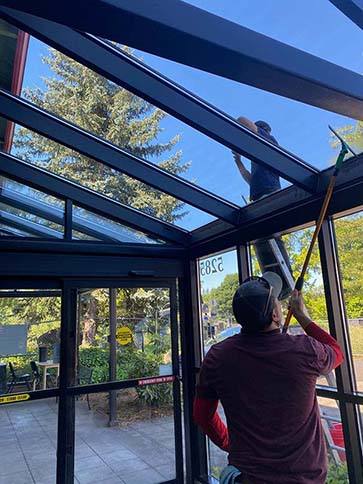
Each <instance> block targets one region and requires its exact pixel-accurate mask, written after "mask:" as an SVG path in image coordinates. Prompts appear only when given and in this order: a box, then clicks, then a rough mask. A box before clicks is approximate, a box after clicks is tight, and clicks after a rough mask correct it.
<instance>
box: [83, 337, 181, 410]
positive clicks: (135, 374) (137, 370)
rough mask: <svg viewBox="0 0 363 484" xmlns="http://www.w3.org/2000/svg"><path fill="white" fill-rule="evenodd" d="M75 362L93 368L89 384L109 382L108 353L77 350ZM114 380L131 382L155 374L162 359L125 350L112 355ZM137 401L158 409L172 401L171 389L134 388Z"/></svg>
mask: <svg viewBox="0 0 363 484" xmlns="http://www.w3.org/2000/svg"><path fill="white" fill-rule="evenodd" d="M79 361H80V364H81V365H82V366H86V367H88V368H93V374H92V383H103V382H106V381H108V380H109V351H108V349H107V350H106V349H104V348H97V347H80V349H79ZM116 362H117V366H116V379H117V380H132V379H135V378H144V377H148V376H155V375H158V374H159V364H160V363H161V362H162V355H161V354H159V355H155V354H153V353H152V352H148V351H145V352H144V353H143V352H142V351H141V350H138V349H136V348H135V347H134V346H126V347H124V348H121V349H118V350H117V354H116ZM137 394H138V397H139V399H140V400H141V401H142V402H144V403H147V404H148V405H151V406H160V405H164V404H167V403H170V402H171V401H172V386H171V385H169V384H167V383H166V384H160V385H149V386H145V387H142V388H137Z"/></svg>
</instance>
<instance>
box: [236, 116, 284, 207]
mask: <svg viewBox="0 0 363 484" xmlns="http://www.w3.org/2000/svg"><path fill="white" fill-rule="evenodd" d="M237 121H238V122H239V123H241V124H242V125H243V126H246V127H247V128H249V129H250V130H251V131H253V132H254V133H256V134H258V135H260V136H261V137H262V138H265V139H266V140H268V141H270V143H273V144H274V145H277V146H278V142H277V140H276V138H275V137H274V136H272V134H271V131H272V130H271V126H270V125H269V124H268V123H266V121H256V122H255V123H253V122H252V121H250V120H249V119H247V118H244V117H243V116H240V117H239V118H238V119H237ZM233 158H234V161H235V163H236V165H237V168H238V169H239V172H240V173H241V175H242V177H243V179H244V180H245V181H246V183H248V184H249V186H250V200H251V201H253V202H254V201H256V200H259V199H260V198H262V197H264V196H266V195H269V194H270V193H273V192H276V191H277V190H280V188H281V184H280V178H279V175H278V174H277V173H275V172H274V171H272V170H270V169H269V168H265V167H264V166H262V165H259V164H257V163H255V162H254V161H251V172H249V171H248V170H247V168H246V167H245V166H244V164H243V162H242V160H241V155H239V154H238V153H236V152H233Z"/></svg>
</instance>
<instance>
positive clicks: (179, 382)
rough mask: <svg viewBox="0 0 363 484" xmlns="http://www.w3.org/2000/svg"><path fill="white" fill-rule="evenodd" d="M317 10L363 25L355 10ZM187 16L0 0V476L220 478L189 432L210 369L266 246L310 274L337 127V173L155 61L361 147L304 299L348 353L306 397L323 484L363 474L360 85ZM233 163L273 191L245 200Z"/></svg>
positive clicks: (308, 57)
mask: <svg viewBox="0 0 363 484" xmlns="http://www.w3.org/2000/svg"><path fill="white" fill-rule="evenodd" d="M199 3H203V2H199ZM324 3H326V4H328V5H329V8H331V9H334V12H335V13H334V15H336V16H337V17H339V18H340V17H342V18H344V19H345V20H344V21H345V22H347V23H348V24H351V26H352V29H356V30H357V27H358V29H362V28H363V7H362V6H359V2H357V1H354V0H347V1H345V2H336V1H331V2H329V1H328V0H324ZM196 5H198V2H188V3H187V2H182V1H180V0H172V1H169V2H163V1H162V0H156V1H153V2H148V1H147V0H142V1H140V2H130V1H126V0H125V1H124V0H118V1H113V0H94V1H93V2H90V3H89V4H88V3H87V5H86V2H81V1H76V2H72V3H71V2H67V1H66V2H63V3H62V4H60V5H56V6H54V5H51V4H49V3H47V2H25V1H22V0H12V1H10V0H9V1H7V0H5V1H4V0H0V52H1V59H2V62H1V65H0V99H1V101H0V116H1V117H0V148H1V151H0V248H1V251H0V274H1V278H0V314H1V319H2V321H1V323H0V335H1V338H0V339H1V341H0V430H1V431H0V461H2V462H3V465H2V466H1V469H0V482H7V483H8V484H16V483H18V482H24V483H35V484H36V483H38V484H41V483H47V484H50V483H52V482H56V483H57V484H69V483H73V482H75V483H91V482H100V483H101V482H105V483H106V482H110V483H111V482H112V483H113V482H120V483H124V484H125V483H126V484H132V483H135V484H136V483H137V484H158V483H164V484H166V483H168V484H172V483H183V482H186V483H188V484H189V483H194V482H195V483H197V482H200V483H211V484H212V483H217V482H219V481H218V479H219V475H220V472H221V470H222V468H223V467H224V466H225V465H226V463H227V460H226V455H225V454H223V453H222V452H221V451H219V449H218V448H217V447H215V446H214V445H213V444H212V443H211V442H209V440H208V439H207V438H206V437H205V436H204V435H203V434H202V433H201V432H200V430H198V428H197V426H196V425H195V424H194V423H193V419H192V410H193V398H194V387H195V383H196V377H197V374H198V370H199V369H200V365H201V362H202V359H203V357H204V355H205V353H206V351H208V348H209V347H210V345H211V344H213V342H215V341H220V340H221V339H223V338H224V337H228V336H229V335H231V334H233V331H235V329H234V328H235V327H236V322H235V321H234V319H233V314H232V310H231V298H232V296H233V292H234V290H235V289H236V288H237V287H238V285H239V283H241V282H242V281H243V280H244V279H245V278H246V277H248V276H250V275H258V274H261V273H262V272H263V270H262V267H261V260H260V258H259V257H258V256H259V254H258V253H257V252H258V247H260V246H261V243H262V244H265V246H266V244H267V246H268V247H270V246H271V247H272V245H271V243H270V242H271V241H274V240H276V239H277V238H280V237H281V240H283V241H284V243H285V245H286V248H287V250H288V255H289V257H290V262H291V265H292V267H293V278H294V279H296V278H297V277H298V275H299V270H300V269H301V266H302V264H303V261H304V256H305V254H306V251H307V248H308V245H309V242H310V240H311V237H312V235H313V231H314V228H315V226H316V223H317V220H318V218H319V214H320V212H321V208H322V205H323V201H324V199H325V197H326V193H327V190H328V187H329V184H330V183H331V179H332V176H333V175H334V174H336V167H335V166H334V160H335V159H336V156H338V154H339V149H340V147H341V142H340V140H339V139H338V138H336V137H335V135H333V134H332V135H331V137H330V138H329V130H328V127H327V126H326V140H322V141H321V143H325V144H329V142H330V144H331V146H330V147H329V149H330V154H329V163H328V164H327V166H324V164H323V160H314V161H313V162H311V163H308V162H306V161H304V159H303V158H302V157H301V156H300V155H299V156H298V155H296V154H294V153H293V152H292V151H291V150H287V149H285V148H283V147H282V146H280V145H274V144H272V143H271V142H269V141H268V140H266V139H264V138H263V137H261V136H259V135H258V134H256V133H254V132H252V131H251V130H249V129H248V128H247V127H245V126H243V125H242V124H240V123H239V122H238V121H237V120H236V116H231V115H230V114H227V112H225V111H224V110H223V109H221V105H223V102H222V100H221V105H219V104H218V103H214V104H215V105H214V104H213V103H211V102H210V101H209V100H205V99H203V95H202V94H203V88H200V86H199V88H198V94H195V93H193V92H192V91H191V90H190V89H189V87H188V89H187V88H185V87H183V86H182V85H181V84H180V83H179V82H177V81H176V80H175V79H173V78H171V77H169V76H166V75H165V73H164V72H159V71H158V70H157V69H155V66H157V65H159V62H161V61H162V62H164V64H162V63H161V64H160V65H165V66H172V67H170V70H171V71H172V69H175V72H176V73H178V72H179V71H178V70H177V68H176V67H175V66H178V69H180V72H183V75H184V76H187V75H190V76H192V75H194V74H193V73H195V72H196V73H199V72H200V73H201V75H202V76H203V77H201V79H202V80H203V82H204V81H205V80H206V79H210V82H211V83H212V82H214V80H216V79H218V80H216V81H215V82H216V86H225V89H226V91H227V90H228V89H229V87H230V88H231V89H232V87H233V89H236V90H237V89H239V88H240V86H246V89H249V91H246V92H250V93H251V96H254V95H255V94H254V93H255V92H261V93H263V95H264V96H265V95H266V96H274V102H275V105H276V106H278V105H279V103H281V102H282V101H281V100H282V99H285V98H286V99H287V100H288V101H289V102H292V101H293V102H294V103H296V104H298V105H301V106H309V107H310V109H314V110H318V109H319V110H321V112H324V113H325V115H326V116H327V117H328V115H329V116H336V115H339V116H342V117H345V119H346V118H349V122H350V124H353V125H354V126H357V127H358V128H357V130H358V131H357V132H358V135H357V137H356V138H354V137H352V130H344V129H342V130H339V129H338V128H337V129H338V134H340V135H341V136H343V138H344V139H346V140H348V142H351V141H352V140H353V144H352V147H353V152H349V153H346V154H345V160H344V163H343V165H342V167H341V168H340V170H339V174H338V175H337V177H336V182H335V186H334V190H333V193H332V196H331V199H330V203H329V205H328V207H327V211H326V213H325V216H324V219H323V221H322V225H321V230H320V232H319V236H318V241H317V243H316V246H315V248H314V251H313V255H312V259H311V264H310V266H309V270H308V272H307V275H306V281H305V286H304V289H303V291H304V292H305V291H306V297H307V304H308V306H309V310H310V311H311V312H312V316H313V317H314V318H315V320H316V321H317V322H318V323H319V324H321V325H322V327H324V328H326V329H327V330H328V331H329V332H330V334H331V335H333V336H334V337H335V338H336V339H337V340H338V342H339V344H340V345H341V347H342V349H343V352H344V355H345V360H344V362H343V364H342V366H341V367H339V368H337V369H336V370H335V371H334V372H332V373H331V374H330V375H329V376H328V377H327V378H320V379H319V381H318V385H317V388H316V392H317V395H318V401H319V405H320V411H321V418H322V423H323V429H324V437H325V439H326V444H327V462H328V472H329V473H330V474H328V475H330V476H331V478H332V479H333V478H335V479H336V480H335V481H331V482H350V483H354V484H359V483H363V475H362V468H363V438H362V435H363V434H362V424H363V421H362V412H363V363H362V362H363V305H362V302H361V297H362V296H361V294H363V292H362V289H363V284H362V282H361V273H362V271H363V262H362V261H363V242H362V240H363V210H362V205H363V201H362V190H363V172H362V168H361V166H362V165H361V164H362V163H363V143H362V136H363V130H362V127H361V124H360V123H361V122H362V121H363V77H362V74H358V73H357V72H355V71H353V70H350V69H348V68H346V67H342V66H340V65H338V64H335V63H333V62H330V61H327V60H324V59H323V58H321V57H318V56H316V55H313V54H310V53H307V52H304V51H303V50H300V49H298V48H296V47H292V46H290V45H287V44H286V43H283V42H280V41H277V40H274V39H273V38H271V37H268V36H266V35H262V34H261V33H258V32H255V31H253V30H251V29H248V28H246V27H244V26H242V25H241V24H240V23H239V21H238V22H237V21H236V22H233V21H231V20H228V19H227V18H223V17H221V16H219V15H218V12H217V13H214V12H209V11H207V9H202V8H199V7H198V6H196ZM257 14H258V13H256V15H257ZM358 34H359V32H358ZM358 34H357V35H358ZM39 46H41V47H39ZM36 49H38V51H37V59H38V61H35V54H34V52H35V51H36ZM39 49H40V50H39ZM48 49H50V50H48ZM39 52H40V55H41V56H43V65H46V69H48V70H42V68H41V61H40V60H39V59H40V56H39ZM144 58H146V59H147V61H145V60H144ZM44 59H45V60H44ZM151 66H152V67H151ZM44 69H45V68H44ZM184 69H186V70H185V71H184ZM188 73H189V74H188ZM24 75H25V77H26V76H27V75H28V78H27V79H28V80H29V79H31V80H32V83H33V84H32V86H33V87H30V88H29V86H28V85H26V82H23V78H24ZM196 75H199V74H196ZM31 76H32V77H31ZM34 79H37V80H36V81H34ZM44 79H46V80H44ZM223 83H225V84H223ZM25 88H28V89H25ZM206 92H207V90H206ZM236 92H237V91H236ZM225 95H227V94H225ZM218 96H220V97H221V99H222V98H223V96H224V91H223V90H221V91H219V92H218ZM263 99H267V97H266V98H261V100H260V101H261V103H260V104H261V105H260V110H262V109H263ZM243 104H244V101H243V99H242V101H241V106H240V107H239V108H238V109H241V111H243ZM314 112H315V111H314ZM242 114H246V113H244V112H242ZM247 114H248V113H247ZM261 116H263V115H262V114H261ZM281 119H282V120H284V121H283V122H285V123H286V122H289V121H291V123H292V128H291V130H293V127H294V126H295V127H296V124H294V122H293V120H289V119H287V118H285V119H284V118H281ZM327 119H328V118H327ZM334 119H335V118H334ZM168 120H169V121H168ZM338 126H339V124H338ZM359 130H360V131H359ZM184 131H185V133H186V135H185V136H186V138H187V139H189V138H188V136H190V139H192V140H193V142H190V143H189V142H186V143H185V145H184V146H183V150H184V151H185V152H186V154H185V155H183V154H181V152H180V148H179V146H178V143H179V139H180V137H179V133H181V132H184ZM170 133H171V134H170ZM291 136H293V134H291ZM326 141H328V142H326ZM304 143H306V144H307V145H308V144H309V143H310V140H309V139H306V140H305V141H304ZM353 145H354V146H353ZM184 147H185V149H184ZM189 152H191V153H192V155H191V157H192V161H191V162H190V161H189V159H187V158H186V157H189ZM231 152H236V153H239V154H240V155H242V157H243V159H246V160H249V161H251V162H254V163H255V164H257V165H261V166H264V167H266V168H269V169H271V170H272V171H273V172H275V173H277V174H278V175H279V177H280V178H281V180H282V188H281V189H280V190H278V191H276V192H274V193H272V194H270V195H268V196H266V197H264V198H262V199H260V200H257V201H251V200H249V199H248V195H247V193H246V192H243V194H242V195H241V189H240V188H239V187H240V186H241V185H242V184H243V180H242V179H241V177H240V174H239V173H238V170H237V168H236V167H235V165H234V163H233V158H232V153H231ZM301 152H303V149H302V151H301ZM317 152H318V153H320V152H319V150H317ZM353 153H354V154H353ZM194 156H195V158H196V159H197V160H198V164H199V171H196V172H195V173H198V174H199V177H198V176H196V178H194V172H193V173H191V172H190V169H189V167H190V166H193V157H194ZM199 158H200V159H199ZM259 244H260V245H259ZM271 253H272V254H274V255H275V256H276V253H274V252H273V250H272V252H271ZM271 253H270V252H269V253H268V257H273V255H272V256H271ZM269 254H270V255H269ZM276 259H277V263H279V260H278V255H277V256H276ZM282 264H283V263H282ZM279 270H281V263H280V265H279ZM288 282H289V281H288ZM289 283H290V284H293V281H292V283H291V281H290V282H289ZM285 305H286V303H285ZM285 309H286V307H285ZM290 331H291V332H294V331H298V329H297V325H294V324H292V325H291V327H290ZM339 479H340V480H339Z"/></svg>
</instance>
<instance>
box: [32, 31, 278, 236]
mask: <svg viewBox="0 0 363 484" xmlns="http://www.w3.org/2000/svg"><path fill="white" fill-rule="evenodd" d="M40 56H43V64H42V63H41V58H40ZM137 56H138V57H140V56H142V57H143V56H144V54H140V55H137ZM60 59H62V60H64V62H65V65H70V66H72V69H74V72H73V74H77V76H76V77H75V78H74V79H73V78H72V79H73V81H74V80H75V79H76V80H75V82H76V87H75V86H71V81H70V79H69V77H67V76H68V75H67V73H65V72H64V71H63V70H62V69H61V68H59V62H60ZM73 74H72V75H73ZM182 80H183V79H182ZM184 80H185V79H184ZM181 84H183V82H181ZM24 86H25V87H26V89H24V90H23V96H25V97H27V98H28V99H29V100H31V101H32V102H34V103H36V104H38V105H41V106H42V107H45V108H46V109H48V110H50V111H52V112H54V113H55V114H57V115H59V116H61V117H63V118H64V119H67V120H69V121H72V122H74V123H76V124H78V125H79V126H81V127H83V128H84V129H87V130H89V131H91V132H93V133H96V134H98V135H100V136H102V137H103V138H104V139H106V140H108V141H111V142H112V143H114V144H116V145H117V146H119V147H121V148H123V149H126V150H128V151H131V152H132V153H134V154H135V155H137V156H140V157H142V158H144V159H146V160H148V161H150V162H152V163H155V164H157V165H159V166H161V167H162V168H163V169H165V170H166V171H169V172H171V173H173V174H177V175H178V176H180V177H181V178H183V179H185V180H187V181H190V182H192V183H194V184H196V185H197V186H200V187H202V188H203V189H205V190H208V191H209V192H211V193H213V194H215V195H217V196H219V197H221V198H223V199H226V200H228V201H230V202H232V203H235V204H236V205H239V206H243V205H244V204H245V200H248V198H249V189H248V186H247V185H246V183H245V182H244V181H243V180H242V178H241V175H240V173H239V171H238V168H237V167H236V165H235V162H234V160H233V157H232V153H231V151H230V150H229V149H227V148H225V147H224V146H222V145H221V144H220V143H217V142H216V141H214V140H212V139H210V138H209V137H207V136H205V135H203V134H201V133H200V132H199V131H197V130H196V129H193V128H191V127H189V126H188V125H186V124H185V123H183V122H181V121H179V120H178V119H176V118H174V117H172V116H170V115H166V114H165V113H163V112H162V111H160V110H158V109H156V108H155V107H154V106H152V105H151V104H149V103H146V102H145V101H143V100H142V99H140V98H138V97H136V96H134V95H133V94H132V93H130V92H129V91H127V90H125V89H121V88H119V87H118V86H116V85H115V84H113V83H112V82H109V81H107V80H105V79H104V78H102V77H101V76H98V75H96V74H94V73H92V72H91V71H90V70H89V69H87V68H85V67H82V66H80V65H79V64H78V63H76V62H74V61H72V60H70V59H69V58H67V57H66V56H63V55H61V54H59V53H58V52H57V51H55V50H51V51H49V50H48V47H47V46H46V45H45V44H43V43H41V42H39V41H38V40H36V39H34V38H32V39H31V42H30V47H29V63H28V68H27V69H26V71H25V78H24ZM95 86H97V89H95ZM187 87H188V88H189V89H190V90H191V91H195V89H194V86H193V85H189V86H187ZM27 88H30V90H29V89H27ZM39 89H40V90H39ZM95 92H97V96H95V95H94V93H95ZM64 93H66V94H67V96H68V97H67V99H65V97H66V96H65V95H64ZM92 93H93V94H92ZM199 94H201V95H202V97H203V94H204V93H203V92H202V93H200V92H199ZM218 101H220V99H219V100H218ZM215 104H216V105H217V106H218V107H220V105H221V103H220V102H216V103H215ZM234 104H235V103H234ZM232 114H233V115H234V116H237V115H239V114H241V113H239V112H236V113H232ZM39 147H40V146H39V145H37V146H35V147H34V146H33V147H32V149H31V150H30V153H31V156H34V154H35V153H37V154H38V149H39ZM41 148H42V152H43V156H44V157H46V154H45V151H44V149H45V148H46V149H48V145H47V144H44V145H43V146H41ZM28 151H29V150H28ZM57 162H58V161H57V156H55V157H53V163H57ZM246 164H247V166H248V164H249V162H248V161H247V162H246ZM65 170H68V167H65ZM80 183H82V182H81V181H80ZM99 185H102V181H101V179H100V181H99ZM286 185H287V182H283V186H286ZM126 187H127V185H126V184H125V187H124V188H126ZM96 189H97V190H98V188H96ZM138 202H139V201H138ZM138 202H136V203H138ZM138 208H140V207H138ZM188 211H189V212H190V210H188ZM194 212H195V210H194ZM198 215H200V214H198ZM199 219H200V220H201V217H198V219H197V220H196V222H194V223H193V224H192V225H193V227H198V226H200V224H201V222H200V220H199ZM179 220H180V219H179ZM210 220H211V219H209V220H208V221H210ZM180 226H183V227H184V228H190V227H191V225H183V224H180Z"/></svg>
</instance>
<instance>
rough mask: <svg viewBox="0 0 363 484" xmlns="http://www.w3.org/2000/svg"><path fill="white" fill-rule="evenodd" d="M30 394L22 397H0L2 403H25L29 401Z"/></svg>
mask: <svg viewBox="0 0 363 484" xmlns="http://www.w3.org/2000/svg"><path fill="white" fill-rule="evenodd" d="M29 398H30V395H29V393H22V394H21V395H6V397H0V403H15V402H24V401H25V400H29Z"/></svg>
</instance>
